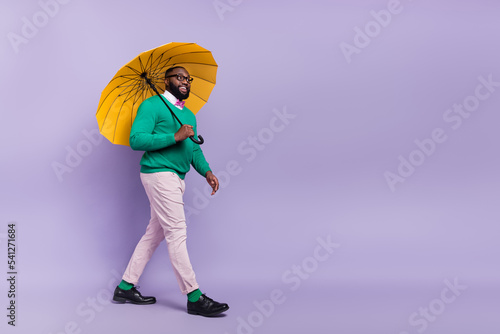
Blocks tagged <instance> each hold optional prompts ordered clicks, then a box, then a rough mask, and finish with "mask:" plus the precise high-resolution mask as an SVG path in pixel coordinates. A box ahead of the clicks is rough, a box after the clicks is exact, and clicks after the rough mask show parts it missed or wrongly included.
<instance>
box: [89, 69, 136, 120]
mask: <svg viewBox="0 0 500 334" xmlns="http://www.w3.org/2000/svg"><path fill="white" fill-rule="evenodd" d="M114 79H115V78H113V80H114ZM113 80H111V81H113ZM130 80H132V79H127V81H130ZM122 87H124V86H123V85H118V86H116V87H115V88H113V89H112V90H111V91H110V92H109V93H108V95H106V97H105V98H104V100H102V103H101V105H100V106H99V108H98V109H97V113H96V115H97V114H98V113H99V110H100V109H101V106H102V105H103V104H104V102H105V101H106V100H107V99H108V97H109V96H110V95H111V93H113V92H114V91H115V90H116V89H119V88H122ZM125 87H128V86H125Z"/></svg>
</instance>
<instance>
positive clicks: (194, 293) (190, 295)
mask: <svg viewBox="0 0 500 334" xmlns="http://www.w3.org/2000/svg"><path fill="white" fill-rule="evenodd" d="M200 297H201V291H200V289H196V290H194V291H191V292H190V293H188V300H189V301H190V302H191V303H194V302H197V301H198V299H200Z"/></svg>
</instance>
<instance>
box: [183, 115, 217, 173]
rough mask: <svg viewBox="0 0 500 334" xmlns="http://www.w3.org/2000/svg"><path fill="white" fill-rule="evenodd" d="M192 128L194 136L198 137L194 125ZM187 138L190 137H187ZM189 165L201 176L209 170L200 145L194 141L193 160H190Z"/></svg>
mask: <svg viewBox="0 0 500 334" xmlns="http://www.w3.org/2000/svg"><path fill="white" fill-rule="evenodd" d="M193 129H194V136H195V138H198V134H197V131H196V125H195V126H194V127H193ZM187 140H190V139H189V138H188V139H187ZM191 165H192V166H193V167H194V169H195V170H196V171H197V172H198V173H199V174H200V175H201V176H203V177H205V174H207V172H208V171H211V169H210V166H209V165H208V162H207V160H206V159H205V156H204V155H203V151H202V150H201V147H200V145H198V144H196V143H193V161H192V162H191Z"/></svg>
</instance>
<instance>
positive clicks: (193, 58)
mask: <svg viewBox="0 0 500 334" xmlns="http://www.w3.org/2000/svg"><path fill="white" fill-rule="evenodd" d="M173 66H182V67H184V68H185V69H186V70H187V71H188V72H189V75H190V76H191V77H193V78H195V80H194V81H193V83H192V85H191V92H190V95H189V98H188V99H187V100H186V107H187V108H189V110H191V111H192V112H193V113H194V114H196V113H197V112H198V111H199V110H200V109H201V107H203V105H204V104H205V103H206V102H207V100H208V97H209V96H210V93H211V92H212V89H213V88H214V86H215V78H216V75H217V63H216V62H215V60H214V58H213V56H212V53H211V52H210V51H208V50H206V49H204V48H202V47H200V46H199V45H197V44H195V43H168V44H165V45H162V46H160V47H157V48H155V49H152V50H149V51H145V52H143V53H141V54H140V55H138V56H137V57H135V58H134V59H133V60H132V61H130V62H129V63H128V64H126V65H125V66H123V67H122V68H121V69H120V70H119V71H118V73H116V74H115V76H114V77H113V79H111V81H110V82H109V84H108V85H107V86H106V88H105V89H104V90H103V92H102V94H101V99H100V101H99V106H98V108H97V113H96V117H97V123H98V124H99V131H100V132H101V134H102V135H103V136H104V137H106V138H107V139H108V140H109V141H110V142H112V143H113V144H119V145H126V146H129V145H130V144H129V136H130V129H131V127H132V122H133V121H134V119H135V116H136V115H137V108H139V105H140V104H141V103H142V101H144V100H145V99H147V98H149V97H151V96H153V95H155V94H158V95H160V93H159V92H158V90H159V91H160V92H164V91H165V81H164V80H165V71H166V70H167V69H168V68H170V67H173ZM162 101H163V102H164V103H165V101H164V99H162ZM165 105H166V106H167V107H168V105H167V103H165ZM169 109H170V107H169ZM170 111H171V112H172V114H173V115H174V116H175V114H174V112H173V111H172V110H170ZM175 117H176V116H175ZM176 118H177V117H176ZM179 123H180V122H179ZM181 124H182V123H181ZM199 137H200V141H196V140H195V139H193V138H191V139H193V141H195V142H197V143H200V144H201V143H203V138H202V137H201V136H199Z"/></svg>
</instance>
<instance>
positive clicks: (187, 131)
mask: <svg viewBox="0 0 500 334" xmlns="http://www.w3.org/2000/svg"><path fill="white" fill-rule="evenodd" d="M191 136H194V130H193V126H192V125H189V124H184V125H183V126H181V128H180V129H179V131H177V132H176V133H175V134H174V138H175V142H176V143H178V142H181V141H183V140H185V139H186V138H189V137H191Z"/></svg>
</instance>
